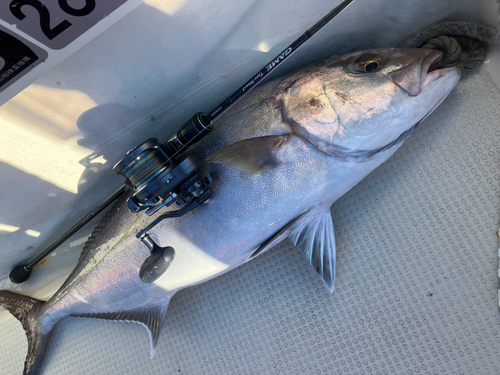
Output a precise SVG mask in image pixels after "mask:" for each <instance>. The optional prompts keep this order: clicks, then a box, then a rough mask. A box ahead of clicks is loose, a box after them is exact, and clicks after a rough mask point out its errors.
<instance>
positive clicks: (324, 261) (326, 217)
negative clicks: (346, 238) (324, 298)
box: [288, 209, 335, 293]
mask: <svg viewBox="0 0 500 375" xmlns="http://www.w3.org/2000/svg"><path fill="white" fill-rule="evenodd" d="M312 215H313V214H311V217H310V219H309V218H308V220H305V219H304V220H301V223H303V225H301V226H297V227H296V229H295V230H294V231H293V233H291V234H290V235H289V237H288V238H289V239H290V240H291V241H292V242H293V244H294V245H295V246H296V247H297V248H298V249H299V250H300V251H301V252H303V253H304V255H305V256H306V258H307V259H308V260H309V263H311V265H312V266H313V267H314V269H315V270H316V272H317V273H318V274H319V275H320V276H321V278H322V279H323V281H324V282H325V284H326V286H327V287H328V289H329V290H330V293H333V289H334V287H335V235H334V231H333V222H332V216H331V213H330V210H329V209H324V210H322V211H321V212H319V213H314V216H312Z"/></svg>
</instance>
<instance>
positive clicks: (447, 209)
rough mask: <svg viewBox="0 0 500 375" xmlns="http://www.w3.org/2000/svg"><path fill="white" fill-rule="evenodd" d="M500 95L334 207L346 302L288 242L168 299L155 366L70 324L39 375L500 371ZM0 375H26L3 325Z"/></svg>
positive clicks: (117, 339)
mask: <svg viewBox="0 0 500 375" xmlns="http://www.w3.org/2000/svg"><path fill="white" fill-rule="evenodd" d="M499 108H500V92H499V91H498V89H497V88H496V87H495V85H494V84H493V82H492V81H491V80H490V78H489V76H488V74H487V73H486V72H485V71H482V72H480V73H479V74H476V75H474V76H472V77H471V78H470V79H468V80H466V81H464V82H461V83H460V84H459V85H458V86H457V88H456V89H455V90H454V91H453V92H452V93H451V95H450V96H449V97H448V98H447V99H446V101H445V102H444V103H443V104H442V105H441V106H440V107H439V108H438V109H437V110H436V112H435V113H434V114H433V115H432V116H431V117H430V118H429V119H428V120H426V121H425V123H424V124H423V125H422V126H421V128H419V129H418V130H417V131H416V133H415V134H414V135H413V136H412V137H411V138H410V139H409V140H408V141H407V142H406V143H405V145H403V147H402V148H401V149H400V150H399V151H398V152H397V153H396V154H395V155H394V156H393V157H392V158H391V159H389V161H388V162H386V163H385V164H384V165H382V166H381V167H380V168H378V169H377V170H376V171H375V172H374V173H372V174H371V175H370V176H368V177H367V178H366V179H365V180H363V181H362V182H361V183H360V184H359V185H358V186H356V187H355V188H354V189H352V190H351V191H350V192H349V193H347V194H346V195H345V196H344V197H342V198H341V199H340V200H339V201H338V202H336V204H335V205H334V207H333V210H332V212H333V218H334V224H335V234H336V242H337V256H338V261H337V281H336V290H335V294H334V295H333V296H330V294H329V292H328V290H327V289H326V288H325V286H324V284H323V282H322V281H321V279H320V278H319V277H318V275H317V274H316V273H315V271H314V270H313V269H312V268H311V267H310V266H309V264H308V263H307V261H306V260H305V259H304V257H303V255H302V254H301V253H299V252H298V251H297V250H296V249H294V248H293V247H292V246H291V244H290V243H289V242H284V243H282V244H280V245H278V246H277V247H275V248H274V249H273V250H271V251H269V252H267V253H265V254H263V255H262V256H261V257H258V258H257V259H255V260H254V261H252V262H250V263H247V264H245V265H243V266H241V267H239V268H238V269H236V270H234V271H232V272H230V273H228V274H225V275H222V276H220V277H218V278H216V279H214V280H211V281H209V282H207V283H204V284H202V285H199V286H196V287H193V288H189V289H187V290H183V291H181V292H179V293H178V294H177V295H176V296H175V297H174V298H173V300H172V302H171V304H170V307H169V310H168V313H167V318H166V323H165V328H164V331H163V333H162V336H161V338H160V344H159V348H158V351H157V353H156V356H155V358H154V359H153V360H150V359H149V338H148V335H147V333H146V331H145V330H144V328H142V327H141V326H139V325H138V324H132V323H130V324H126V323H114V322H106V321H99V320H90V319H78V318H66V319H64V320H62V321H61V322H60V323H59V324H58V325H57V327H56V328H55V331H54V334H53V337H52V340H51V343H50V345H49V348H48V354H47V356H46V362H45V365H44V367H43V368H44V374H47V375H48V374H50V375H56V374H68V373H72V374H89V373H92V374H113V373H119V374H159V373H161V374H360V375H361V374H477V375H480V374H492V375H494V374H499V373H500V357H498V350H497V349H498V347H499V345H500V317H499V314H498V310H497V305H498V301H497V294H496V293H497V292H496V287H497V249H498V238H497V236H496V233H495V232H496V230H497V227H498V222H499V201H500V191H499V181H500V128H499V125H498V124H499V122H500V109H499ZM0 337H9V340H0V353H2V355H1V360H2V366H0V374H2V375H7V374H8V375H10V374H18V373H21V372H22V366H23V365H22V364H23V360H24V356H25V353H26V349H27V345H26V338H25V335H24V332H23V330H22V328H21V325H20V324H19V323H18V322H17V321H16V320H15V319H14V318H11V317H9V318H8V320H7V321H5V322H3V323H0Z"/></svg>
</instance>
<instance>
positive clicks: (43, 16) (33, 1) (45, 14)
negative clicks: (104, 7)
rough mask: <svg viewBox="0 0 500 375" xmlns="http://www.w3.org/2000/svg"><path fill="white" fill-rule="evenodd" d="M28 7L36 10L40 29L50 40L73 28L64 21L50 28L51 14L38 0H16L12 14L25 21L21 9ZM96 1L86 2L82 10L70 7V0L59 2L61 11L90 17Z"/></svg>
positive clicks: (87, 0) (11, 7) (89, 0)
mask: <svg viewBox="0 0 500 375" xmlns="http://www.w3.org/2000/svg"><path fill="white" fill-rule="evenodd" d="M23 5H28V6H31V7H33V8H35V9H36V10H37V11H38V14H39V15H40V28H41V29H42V32H43V33H44V34H45V36H46V37H47V38H49V39H50V40H52V39H54V38H55V37H56V36H58V35H59V34H61V33H62V32H63V31H64V30H66V29H67V28H68V27H70V26H71V22H69V21H67V20H64V21H62V22H61V23H60V24H59V25H57V26H55V27H54V28H52V29H51V28H50V13H49V10H48V9H47V7H46V6H45V5H44V4H43V3H41V2H40V1H38V0H14V1H12V2H11V3H10V11H11V13H12V14H13V15H14V16H15V17H16V18H17V19H19V20H21V21H22V20H23V19H24V18H25V17H26V15H25V14H24V13H23V12H22V10H21V7H22V6H23ZM95 5H96V4H95V0H85V6H84V7H83V8H81V9H75V8H72V7H70V6H69V4H68V0H59V6H60V7H61V9H62V10H63V11H64V12H66V13H68V14H70V15H72V16H77V17H82V16H87V15H89V14H90V13H91V12H92V11H93V10H94V8H95Z"/></svg>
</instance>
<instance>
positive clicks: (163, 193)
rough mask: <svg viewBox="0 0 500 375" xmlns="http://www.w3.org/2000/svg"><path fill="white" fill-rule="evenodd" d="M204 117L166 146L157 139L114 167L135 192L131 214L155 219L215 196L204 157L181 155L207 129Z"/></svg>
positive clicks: (133, 151)
mask: <svg viewBox="0 0 500 375" xmlns="http://www.w3.org/2000/svg"><path fill="white" fill-rule="evenodd" d="M202 116H203V114H202V113H199V114H197V115H196V116H195V117H193V118H192V119H191V120H190V121H189V122H188V123H187V124H186V125H185V126H184V127H182V129H181V130H180V131H179V132H178V133H177V135H176V137H174V138H172V139H171V140H170V141H168V142H167V143H166V144H162V143H160V142H158V140H157V139H156V138H150V139H148V140H147V141H145V142H143V143H141V144H140V145H138V146H137V147H135V148H133V149H132V150H130V151H128V152H127V155H126V156H125V157H124V158H123V159H122V160H120V161H119V162H118V163H117V164H116V165H115V166H114V167H113V170H114V171H115V173H117V174H121V175H123V177H124V178H125V186H126V187H127V188H128V189H130V190H133V191H134V194H133V196H132V197H131V198H129V199H128V200H127V205H128V207H129V209H130V211H132V212H134V213H137V212H140V211H145V213H146V214H147V215H153V214H154V213H155V212H157V211H158V210H159V209H160V208H162V207H163V206H167V207H168V206H170V205H172V204H173V203H177V204H178V205H179V206H182V205H185V204H187V203H189V202H191V201H193V200H195V199H197V198H198V197H200V196H202V195H204V196H206V195H207V194H206V193H207V192H208V193H210V192H211V191H210V188H209V187H210V182H211V179H210V177H209V176H208V177H203V175H202V172H201V168H202V165H203V164H202V161H201V159H200V157H199V156H198V155H197V154H196V153H190V154H185V153H181V152H180V151H182V149H183V148H185V147H186V146H187V145H188V144H190V143H192V142H193V143H194V142H196V138H197V137H200V134H202V133H203V131H204V130H205V128H206V127H207V125H205V124H204V123H202V121H203V117H202ZM200 124H202V125H203V128H200ZM208 131H209V130H208ZM208 131H207V132H208ZM204 193H205V194H204Z"/></svg>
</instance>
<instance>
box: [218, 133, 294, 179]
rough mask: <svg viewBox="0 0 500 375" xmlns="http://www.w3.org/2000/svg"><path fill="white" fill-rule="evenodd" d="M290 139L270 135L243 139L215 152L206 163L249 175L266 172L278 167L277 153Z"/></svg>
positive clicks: (283, 136) (286, 136) (285, 136)
mask: <svg viewBox="0 0 500 375" xmlns="http://www.w3.org/2000/svg"><path fill="white" fill-rule="evenodd" d="M290 138H291V136H290V135H272V136H264V137H258V138H250V139H245V140H244V141H240V142H236V143H234V144H232V145H230V146H227V147H225V148H223V149H222V150H219V151H217V152H216V153H215V154H213V155H211V156H210V157H208V162H209V163H218V164H222V165H227V166H230V167H233V168H238V169H240V170H242V171H243V172H246V173H249V174H259V173H264V172H268V171H270V170H272V169H274V168H276V167H277V166H278V165H280V163H281V160H280V158H279V152H280V150H281V149H282V148H283V147H284V146H285V145H287V144H288V143H289V142H290Z"/></svg>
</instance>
